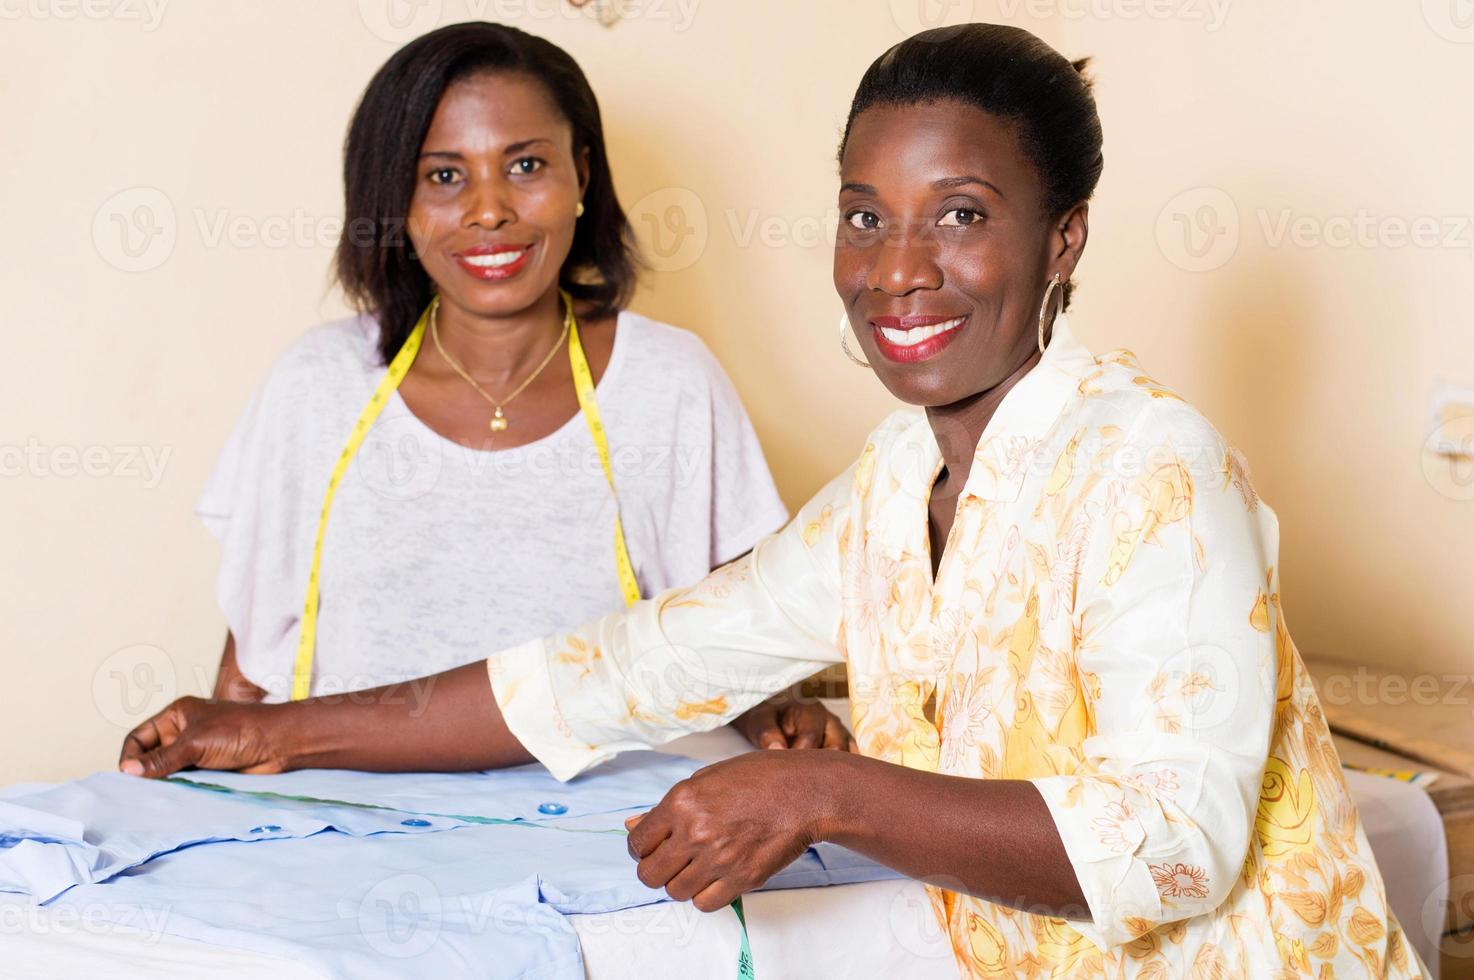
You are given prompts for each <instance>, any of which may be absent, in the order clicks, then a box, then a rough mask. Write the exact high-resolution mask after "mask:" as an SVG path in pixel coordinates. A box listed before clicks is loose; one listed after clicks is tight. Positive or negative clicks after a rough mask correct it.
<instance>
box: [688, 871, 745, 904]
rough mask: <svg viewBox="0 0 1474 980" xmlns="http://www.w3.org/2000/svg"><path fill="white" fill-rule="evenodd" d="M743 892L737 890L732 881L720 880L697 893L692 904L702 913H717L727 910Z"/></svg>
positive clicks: (692, 899)
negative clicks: (720, 910)
mask: <svg viewBox="0 0 1474 980" xmlns="http://www.w3.org/2000/svg"><path fill="white" fill-rule="evenodd" d="M741 894H742V892H741V891H740V890H739V889H738V888H736V887H735V886H734V885H733V884H732V882H731V881H729V880H726V879H722V878H718V879H717V880H716V881H713V882H712V883H711V884H709V885H707V886H706V887H705V888H703V889H702V890H701V891H699V892H697V893H696V894H695V895H694V896H692V898H691V904H692V905H694V906H696V907H697V908H698V909H700V910H701V911H702V912H715V911H716V910H717V909H720V908H725V907H726V906H728V905H731V904H732V901H733V900H734V899H735V898H736V897H737V896H738V895H741Z"/></svg>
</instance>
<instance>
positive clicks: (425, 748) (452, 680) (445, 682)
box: [275, 661, 534, 772]
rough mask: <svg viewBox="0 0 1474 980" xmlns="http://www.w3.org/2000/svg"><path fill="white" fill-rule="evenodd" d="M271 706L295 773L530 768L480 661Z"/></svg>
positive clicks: (528, 758)
mask: <svg viewBox="0 0 1474 980" xmlns="http://www.w3.org/2000/svg"><path fill="white" fill-rule="evenodd" d="M275 707H277V708H278V709H280V719H281V720H280V721H279V722H277V724H278V725H279V726H280V731H281V733H282V735H283V737H284V743H283V745H284V750H285V753H286V758H287V760H288V762H289V764H290V767H291V768H293V769H362V770H367V771H373V772H451V771H456V770H467V769H496V768H501V767H503V766H515V765H522V764H524V763H528V762H532V761H534V760H533V757H532V755H531V754H529V753H528V751H527V750H526V749H524V748H523V747H522V743H520V742H518V741H517V738H516V736H514V735H513V734H512V732H511V730H510V729H508V728H507V725H506V723H505V722H504V721H503V720H502V713H501V709H500V708H499V707H498V706H497V703H496V698H495V697H493V696H492V691H491V680H490V678H489V677H488V676H487V673H486V664H485V663H484V662H481V661H477V662H475V663H470V664H466V665H464V666H461V667H456V668H454V669H452V670H447V671H444V672H443V673H439V674H433V675H431V676H429V677H420V678H416V679H415V680H411V681H404V682H402V683H399V684H388V685H385V686H383V687H376V688H372V689H370V690H365V691H355V692H353V693H350V694H338V695H330V696H327V697H318V698H310V699H308V700H306V701H298V702H294V703H289V704H282V705H276V706H275Z"/></svg>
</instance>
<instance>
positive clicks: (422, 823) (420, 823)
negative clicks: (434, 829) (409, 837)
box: [399, 817, 430, 827]
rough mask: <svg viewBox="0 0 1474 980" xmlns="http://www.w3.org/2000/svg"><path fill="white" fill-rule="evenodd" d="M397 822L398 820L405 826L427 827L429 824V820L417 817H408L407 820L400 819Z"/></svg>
mask: <svg viewBox="0 0 1474 980" xmlns="http://www.w3.org/2000/svg"><path fill="white" fill-rule="evenodd" d="M399 822H400V824H401V825H403V826H405V827H428V826H430V821H428V820H421V819H420V818H419V817H410V818H409V819H408V820H401V821H399Z"/></svg>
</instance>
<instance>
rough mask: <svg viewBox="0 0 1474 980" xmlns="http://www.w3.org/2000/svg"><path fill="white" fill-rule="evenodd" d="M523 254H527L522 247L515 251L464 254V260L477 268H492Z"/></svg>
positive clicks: (513, 260) (514, 260) (507, 262)
mask: <svg viewBox="0 0 1474 980" xmlns="http://www.w3.org/2000/svg"><path fill="white" fill-rule="evenodd" d="M525 254H527V249H525V248H523V249H518V250H517V251H515V252H495V253H493V254H491V255H467V256H465V260H466V264H467V265H474V266H475V267H476V268H478V269H494V268H496V267H497V266H502V265H511V264H512V263H513V262H516V261H517V260H518V259H520V258H522V256H523V255H525Z"/></svg>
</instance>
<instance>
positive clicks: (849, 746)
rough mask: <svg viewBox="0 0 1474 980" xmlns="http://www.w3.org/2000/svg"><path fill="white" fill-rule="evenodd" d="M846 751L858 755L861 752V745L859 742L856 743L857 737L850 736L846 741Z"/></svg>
mask: <svg viewBox="0 0 1474 980" xmlns="http://www.w3.org/2000/svg"><path fill="white" fill-rule="evenodd" d="M845 751H847V752H856V753H858V752H859V751H860V743H859V742H857V741H855V736H853V735H850V736H849V737H848V738H847V739H846V744H845Z"/></svg>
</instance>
